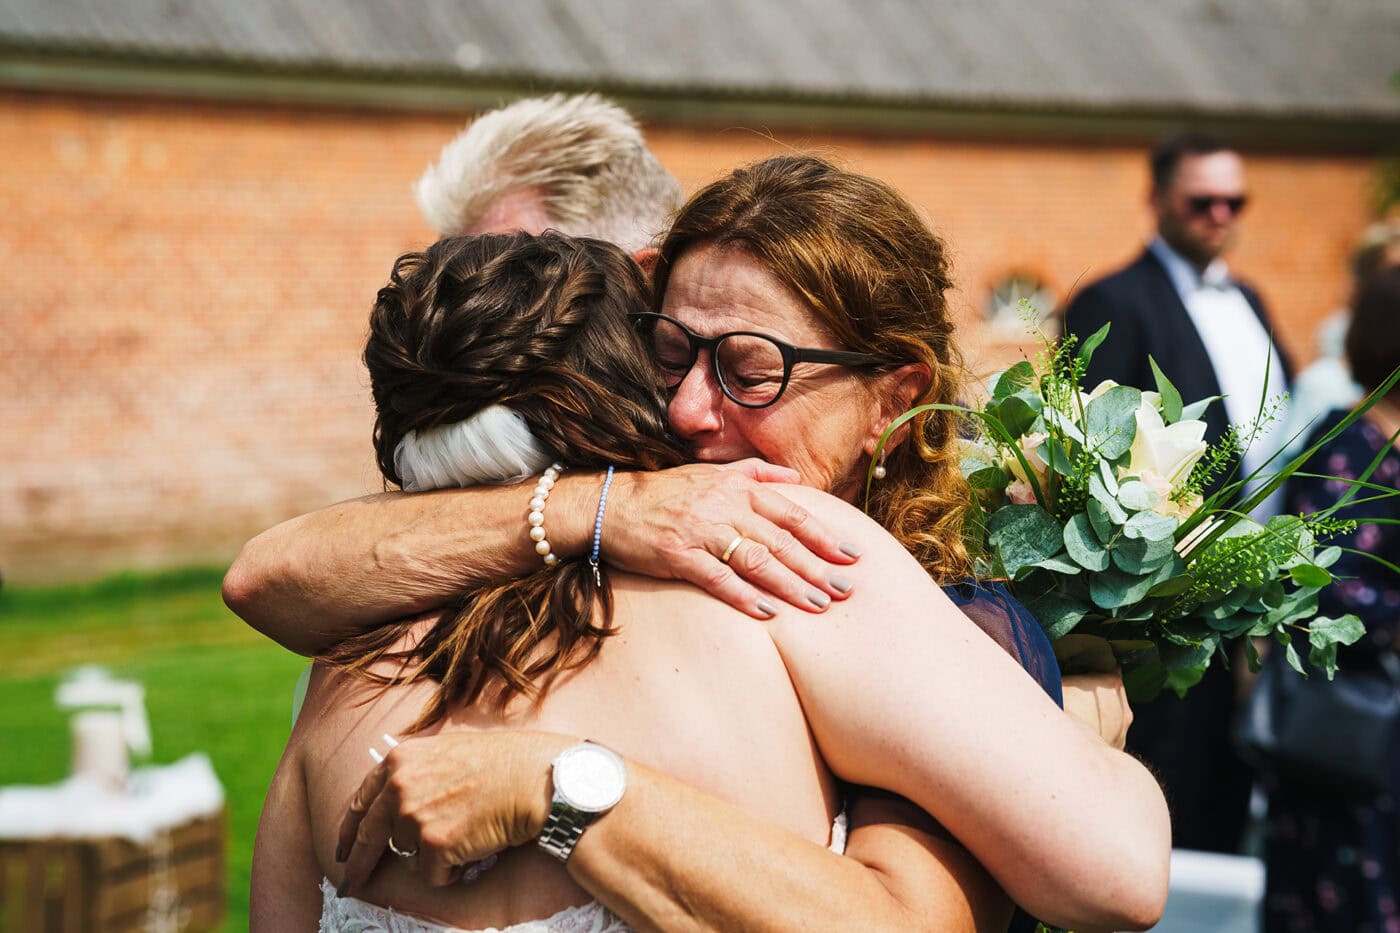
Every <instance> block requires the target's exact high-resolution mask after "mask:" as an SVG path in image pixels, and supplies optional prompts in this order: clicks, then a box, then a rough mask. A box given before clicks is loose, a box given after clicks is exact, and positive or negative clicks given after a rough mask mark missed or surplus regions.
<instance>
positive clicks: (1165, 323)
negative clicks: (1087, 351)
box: [1065, 250, 1292, 443]
mask: <svg viewBox="0 0 1400 933" xmlns="http://www.w3.org/2000/svg"><path fill="white" fill-rule="evenodd" d="M1235 284H1236V285H1238V286H1239V289H1240V291H1241V292H1243V293H1244V297H1245V300H1247V301H1248V302H1249V306H1250V307H1251V308H1253V309H1254V313H1255V314H1257V315H1258V316H1259V321H1260V323H1262V324H1263V325H1264V329H1265V330H1266V331H1268V332H1269V333H1273V328H1272V326H1271V325H1270V323H1269V316H1268V314H1267V313H1266V312H1265V310H1264V304H1263V302H1261V301H1260V300H1259V295H1258V294H1257V293H1256V292H1255V291H1254V289H1252V288H1250V287H1249V286H1248V285H1245V284H1244V283H1242V282H1236V283H1235ZM1110 322H1111V323H1112V324H1113V327H1112V329H1110V330H1109V333H1108V339H1107V340H1106V341H1104V343H1103V345H1102V346H1101V347H1099V349H1098V352H1096V353H1095V354H1094V359H1093V362H1092V363H1091V364H1090V366H1089V371H1088V373H1087V374H1086V375H1085V377H1084V387H1085V388H1086V389H1092V388H1093V387H1094V386H1096V385H1098V384H1099V383H1100V382H1102V381H1103V380H1104V379H1112V380H1114V381H1115V382H1118V383H1121V384H1122V385H1128V386H1136V387H1137V388H1139V389H1155V388H1156V385H1157V384H1156V381H1155V380H1154V379H1153V377H1152V369H1151V367H1149V366H1148V365H1147V357H1148V354H1151V356H1152V358H1153V359H1155V360H1156V361H1157V365H1158V366H1160V367H1161V368H1162V372H1163V373H1165V374H1166V376H1167V378H1168V379H1170V380H1171V381H1172V384H1173V385H1175V386H1176V388H1177V390H1178V391H1179V392H1180V393H1181V398H1182V400H1183V401H1185V402H1186V403H1188V404H1190V403H1191V402H1194V401H1196V400H1198V399H1203V398H1209V397H1210V396H1214V395H1219V394H1220V381H1219V380H1218V379H1217V378H1216V376H1215V368H1214V367H1213V366H1212V365H1211V361H1210V357H1209V356H1208V355H1207V354H1206V347H1205V344H1204V343H1202V342H1201V337H1200V335H1199V334H1198V333H1196V328H1195V325H1193V324H1192V323H1191V316H1190V314H1189V313H1187V311H1186V306H1185V305H1184V304H1182V303H1181V296H1180V295H1178V294H1177V291H1176V286H1175V285H1173V284H1172V280H1171V276H1169V275H1168V274H1167V270H1166V269H1165V268H1163V266H1162V264H1161V263H1160V262H1159V261H1158V260H1157V257H1156V256H1154V255H1152V253H1151V251H1150V250H1143V252H1142V255H1141V256H1139V257H1138V258H1137V260H1136V261H1134V262H1133V263H1132V264H1131V265H1129V266H1127V267H1126V268H1124V269H1121V270H1119V271H1118V272H1115V273H1114V274H1113V275H1110V276H1109V277H1108V278H1105V279H1100V280H1099V281H1097V282H1095V283H1093V284H1092V285H1090V286H1089V287H1087V288H1085V289H1084V290H1083V291H1082V292H1080V293H1079V294H1078V295H1077V296H1075V298H1074V300H1073V301H1072V302H1071V303H1070V305H1069V307H1068V308H1066V309H1065V333H1066V334H1076V335H1078V337H1079V339H1080V340H1081V341H1082V340H1084V339H1086V338H1088V337H1089V336H1090V335H1091V334H1093V333H1094V331H1096V330H1098V329H1099V328H1100V327H1102V326H1103V325H1104V324H1108V323H1110ZM1275 349H1276V350H1278V355H1279V359H1280V360H1282V361H1283V370H1284V377H1285V379H1291V378H1292V369H1291V367H1290V366H1289V362H1288V357H1287V356H1286V355H1285V354H1284V352H1283V349H1282V348H1281V347H1278V346H1277V345H1275ZM1205 422H1206V426H1207V429H1206V440H1207V441H1209V442H1212V443H1213V442H1215V441H1217V440H1219V439H1220V437H1221V436H1222V435H1224V433H1225V429H1226V427H1228V426H1229V421H1228V419H1227V417H1226V414H1225V406H1224V404H1223V403H1221V402H1216V403H1215V404H1213V405H1211V406H1210V408H1209V409H1207V410H1206V416H1205Z"/></svg>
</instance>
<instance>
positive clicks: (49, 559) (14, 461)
mask: <svg viewBox="0 0 1400 933" xmlns="http://www.w3.org/2000/svg"><path fill="white" fill-rule="evenodd" d="M462 122H463V118H460V117H453V116H441V115H419V114H396V113H382V112H368V113H362V112H352V111H344V110H325V111H319V110H308V109H274V108H268V107H251V106H249V107H238V106H220V105H212V104H194V103H179V102H145V101H125V100H112V99H100V98H85V97H65V96H42V95H25V94H15V93H10V94H0V139H4V140H5V147H4V148H5V163H6V164H5V169H4V171H3V172H0V281H2V282H3V283H4V285H3V286H0V289H2V291H0V296H2V297H0V302H2V304H0V307H3V322H4V326H3V327H2V328H0V425H3V427H4V430H3V431H2V432H0V570H3V571H4V573H5V575H6V577H7V578H8V579H9V580H12V581H28V580H39V579H49V578H60V577H63V578H71V577H83V576H91V575H94V574H98V573H102V572H107V571H110V570H113V569H118V568H126V567H138V566H160V565H167V564H172V563H184V562H195V561H226V560H228V559H229V558H230V557H231V555H232V554H233V552H234V551H235V550H236V548H237V546H238V544H239V543H241V542H242V541H243V540H244V539H246V538H247V537H248V536H250V535H251V534H253V533H255V532H256V531H258V530H259V529H261V528H263V527H265V526H267V525H270V524H272V523H274V522H276V521H279V520H281V519H283V518H286V517H289V516H291V515H293V514H296V513H298V512H301V511H306V510H309V509H313V508H316V507H318V506H321V505H325V504H327V503H329V502H332V501H335V500H337V499H341V498H345V497H349V496H354V495H358V494H361V493H363V492H366V491H370V490H373V489H375V488H377V485H378V479H377V473H376V472H375V470H374V467H373V461H372V459H371V456H370V445H369V429H370V425H371V422H372V418H371V415H370V410H369V406H368V393H367V389H366V379H365V376H364V373H363V370H362V368H361V367H360V364H359V360H358V354H359V351H360V348H361V342H362V339H363V336H364V326H365V316H366V312H367V310H368V308H369V304H370V302H371V301H372V299H373V295H374V292H375V289H376V288H377V287H378V286H379V285H380V284H381V282H382V280H383V279H385V278H386V277H387V273H388V270H389V268H390V265H391V263H392V261H393V259H394V257H395V256H396V255H398V254H399V253H400V252H402V251H404V250H407V249H411V248H415V247H418V246H420V245H422V244H423V243H425V242H426V241H427V240H428V239H429V238H430V236H431V231H430V230H429V229H428V227H427V226H426V224H425V223H424V222H423V221H422V220H421V219H420V218H419V217H418V214H417V212H416V209H415V208H414V206H413V203H412V198H411V195H410V192H409V186H410V184H411V183H412V182H413V180H414V179H415V178H416V177H417V176H418V174H419V172H420V171H421V170H422V168H423V167H424V166H425V165H426V164H427V163H428V162H429V161H431V160H432V159H433V158H434V157H435V156H436V153H437V151H438V149H439V147H440V146H441V145H442V144H443V143H444V142H445V141H446V140H447V139H449V138H450V137H451V136H452V134H453V133H455V132H456V131H457V129H458V128H459V127H460V125H461V123H462ZM649 137H650V138H651V140H652V142H653V144H654V146H655V148H656V150H657V152H658V154H659V155H660V156H661V158H662V159H663V161H665V162H666V163H667V164H668V165H669V166H670V167H671V168H672V169H673V170H674V171H675V172H676V173H677V175H678V176H679V177H680V178H681V180H682V181H683V182H684V183H685V184H686V186H687V188H688V189H690V188H693V187H694V186H695V185H697V184H699V183H701V182H703V181H706V180H708V179H710V178H713V177H714V176H716V175H717V174H720V173H721V172H723V171H725V170H727V169H729V168H731V167H733V166H734V165H736V164H738V163H740V162H743V161H747V160H750V159H753V158H758V157H762V156H764V155H767V154H770V153H772V152H775V151H778V150H779V149H782V148H786V147H790V146H798V147H814V148H817V149H819V150H820V151H822V152H824V153H825V154H827V155H829V156H831V157H834V158H837V159H839V160H842V161H843V162H845V163H846V164H847V165H849V166H850V167H851V168H854V169H856V170H859V171H865V172H869V173H871V174H875V175H878V176H880V177H883V178H885V179H887V180H888V181H890V182H892V183H893V184H895V185H896V186H897V187H899V188H901V189H902V190H903V191H905V192H906V193H908V194H909V195H910V196H911V197H912V198H913V199H914V200H915V201H916V202H918V203H919V204H920V205H922V206H923V207H924V208H925V209H927V211H928V212H929V215H930V217H931V218H932V219H933V221H934V223H935V225H936V226H937V227H938V228H939V229H940V230H941V232H942V233H944V234H945V235H946V236H947V237H948V239H949V240H950V241H951V243H952V244H953V249H954V256H955V262H956V273H957V279H958V281H959V283H960V284H961V290H960V292H959V295H958V296H957V300H956V301H957V306H958V307H959V308H960V309H961V310H962V311H963V312H964V313H965V314H967V315H968V318H969V320H971V319H973V318H974V317H975V313H976V311H975V309H977V308H979V307H980V306H981V303H982V301H983V299H984V296H985V292H986V289H987V288H988V287H989V286H990V285H991V284H992V283H993V282H994V281H996V280H997V279H998V278H1000V277H1001V276H1002V275H1004V274H1006V273H1009V272H1011V271H1015V270H1029V271H1031V272H1033V273H1034V274H1036V275H1037V276H1038V277H1040V278H1041V279H1043V280H1044V281H1046V282H1047V283H1049V284H1050V285H1051V286H1052V287H1053V288H1054V289H1055V290H1056V291H1057V292H1059V293H1061V294H1062V293H1063V291H1064V290H1065V289H1067V288H1068V287H1070V285H1071V284H1072V283H1073V282H1074V281H1075V280H1076V279H1078V278H1079V277H1081V276H1084V277H1086V278H1092V277H1095V276H1097V275H1099V274H1101V273H1103V272H1106V271H1108V270H1109V269H1111V268H1113V267H1114V266H1115V265H1116V264H1118V263H1120V262H1122V261H1123V260H1125V259H1126V258H1128V257H1129V256H1130V255H1131V254H1132V253H1133V252H1134V251H1135V250H1136V249H1137V247H1138V245H1139V244H1140V243H1141V241H1142V239H1143V237H1144V236H1145V235H1146V233H1147V231H1148V229H1149V219H1148V215H1147V211H1146V208H1145V204H1144V189H1145V181H1144V174H1145V173H1144V169H1143V166H1142V163H1143V156H1142V153H1141V151H1140V150H1138V149H1136V148H1102V147H1084V148H1074V147H1068V146H1028V145H1010V144H982V143H970V142H958V141H936V140H928V139H893V140H889V139H867V138H860V137H842V136H836V135H831V136H814V135H810V134H800V135H799V134H791V135H786V136H785V135H783V134H781V133H779V134H778V136H777V137H776V139H772V138H769V137H767V136H766V135H760V134H758V133H754V132H749V131H747V130H726V131H711V130H690V129H676V128H666V127H653V128H651V129H650V131H649ZM1371 168H1372V166H1371V164H1370V163H1369V162H1368V161H1367V160H1364V159H1354V158H1321V157H1313V158H1300V157H1289V156H1267V155H1261V154H1254V155H1251V156H1250V158H1249V160H1248V169H1249V173H1250V185H1251V189H1252V194H1253V204H1252V205H1251V208H1250V214H1249V215H1248V216H1247V217H1246V219H1245V221H1244V231H1243V233H1244V236H1243V238H1242V241H1241V243H1240V245H1239V249H1238V250H1237V251H1236V253H1235V254H1234V256H1233V260H1234V265H1235V267H1236V268H1237V269H1238V270H1239V271H1240V272H1241V273H1242V274H1243V275H1245V276H1246V277H1248V278H1250V279H1252V280H1253V281H1254V282H1255V283H1256V284H1258V285H1260V286H1261V287H1262V290H1263V292H1264V294H1265V296H1266V298H1267V299H1268V300H1269V301H1270V303H1271V304H1272V306H1273V308H1274V310H1275V312H1276V315H1277V318H1278V322H1279V324H1280V326H1281V329H1282V339H1283V341H1284V343H1285V344H1286V346H1287V347H1288V349H1289V350H1290V351H1292V352H1293V353H1294V354H1295V356H1296V357H1299V358H1306V357H1308V356H1309V355H1310V354H1311V350H1310V342H1311V341H1310V334H1311V329H1312V326H1313V324H1314V323H1315V322H1316V321H1317V320H1318V319H1319V318H1320V317H1321V316H1322V315H1323V314H1324V313H1326V312H1327V311H1328V310H1330V309H1331V308H1333V307H1335V306H1336V305H1337V304H1338V303H1339V302H1340V301H1341V299H1342V297H1343V295H1344V293H1345V287H1346V278H1345V271H1344V270H1345V258H1346V254H1347V250H1348V248H1349V246H1350V244H1351V243H1352V242H1353V241H1354V239H1355V237H1356V235H1357V234H1358V233H1359V231H1360V230H1361V229H1362V227H1363V226H1364V225H1365V223H1366V221H1367V215H1366V209H1365V204H1366V199H1365V191H1366V185H1367V184H1368V183H1369V179H1370V172H1371ZM968 343H969V346H970V347H974V348H975V347H976V346H978V345H979V343H978V336H977V334H976V330H975V327H973V328H969V333H968ZM1002 352H1003V355H1004V352H1005V350H1004V348H1003V351H1002ZM973 355H974V356H977V354H976V353H974V354H973ZM993 355H995V354H993Z"/></svg>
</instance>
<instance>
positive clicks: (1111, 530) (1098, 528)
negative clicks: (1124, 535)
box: [1084, 499, 1118, 544]
mask: <svg viewBox="0 0 1400 933" xmlns="http://www.w3.org/2000/svg"><path fill="white" fill-rule="evenodd" d="M1084 514H1086V515H1088V516H1089V524H1090V526H1091V527H1092V528H1093V529H1094V534H1096V535H1098V537H1099V540H1100V541H1102V542H1103V543H1104V544H1108V543H1109V542H1110V541H1112V540H1113V539H1114V538H1115V537H1117V535H1118V526H1117V525H1116V524H1115V523H1114V521H1113V516H1111V515H1109V514H1108V509H1107V508H1105V507H1104V505H1103V503H1101V502H1099V501H1098V500H1097V499H1090V500H1089V501H1088V502H1086V503H1084Z"/></svg>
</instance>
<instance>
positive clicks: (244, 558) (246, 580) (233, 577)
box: [223, 544, 262, 628]
mask: <svg viewBox="0 0 1400 933" xmlns="http://www.w3.org/2000/svg"><path fill="white" fill-rule="evenodd" d="M251 563H252V561H251V559H250V558H249V556H248V545H247V544H245V545H243V548H242V550H240V551H239V552H238V556H237V557H236V558H234V561H233V564H232V566H230V567H229V569H228V573H226V574H224V584H223V597H224V605H225V606H228V607H229V609H231V610H233V614H234V615H236V616H238V617H239V618H240V619H243V620H244V621H245V622H247V623H248V624H249V625H253V627H254V628H257V626H256V625H254V623H253V619H252V616H253V615H255V614H256V613H255V609H256V606H257V604H258V596H259V594H260V593H261V590H262V579H261V578H260V577H259V575H258V574H256V573H254V572H253V570H252V568H251V567H250V566H249V565H250V564H251Z"/></svg>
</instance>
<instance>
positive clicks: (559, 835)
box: [538, 798, 601, 862]
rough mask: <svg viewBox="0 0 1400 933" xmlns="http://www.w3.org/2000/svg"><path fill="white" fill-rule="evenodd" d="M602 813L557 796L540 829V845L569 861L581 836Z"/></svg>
mask: <svg viewBox="0 0 1400 933" xmlns="http://www.w3.org/2000/svg"><path fill="white" fill-rule="evenodd" d="M600 815H601V814H598V813H588V812H585V811H583V810H579V809H577V808H575V807H571V806H569V805H568V804H567V803H565V802H564V801H562V800H559V799H558V798H555V800H554V802H553V803H551V804H550V805H549V817H548V819H546V820H545V821H544V829H543V830H541V831H540V837H539V840H538V841H539V846H540V848H541V849H544V850H545V851H546V852H548V853H549V854H550V855H552V856H554V857H555V858H557V859H558V860H559V861H561V862H567V861H568V860H569V856H570V855H572V854H573V852H574V846H576V845H578V840H579V837H580V836H582V835H583V831H584V830H585V829H587V828H588V827H589V826H590V825H591V824H592V823H593V821H594V820H596V819H597V818H598V817H599V816H600Z"/></svg>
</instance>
